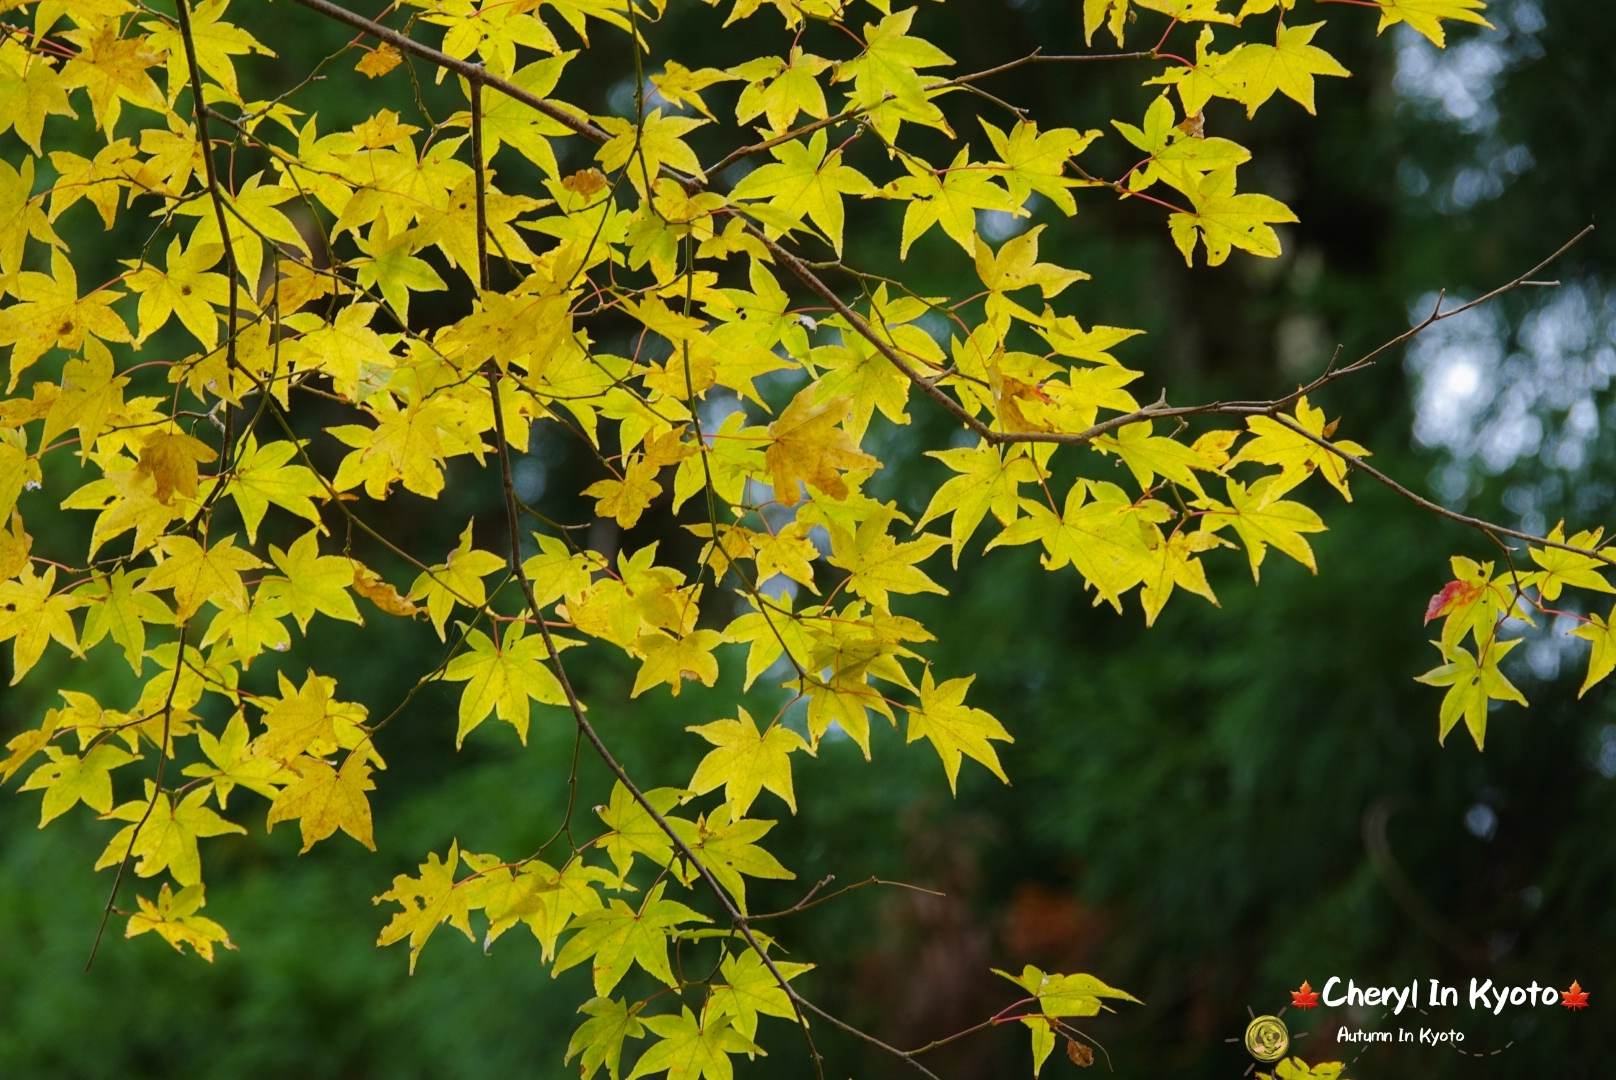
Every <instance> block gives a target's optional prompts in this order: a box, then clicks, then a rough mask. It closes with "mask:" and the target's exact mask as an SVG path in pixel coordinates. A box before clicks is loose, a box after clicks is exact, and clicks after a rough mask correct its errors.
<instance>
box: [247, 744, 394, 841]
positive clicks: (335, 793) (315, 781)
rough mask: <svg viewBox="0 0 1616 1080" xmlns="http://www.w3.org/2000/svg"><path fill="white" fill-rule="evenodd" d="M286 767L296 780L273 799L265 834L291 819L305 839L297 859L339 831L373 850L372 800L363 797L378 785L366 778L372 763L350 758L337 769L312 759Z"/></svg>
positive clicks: (356, 756)
mask: <svg viewBox="0 0 1616 1080" xmlns="http://www.w3.org/2000/svg"><path fill="white" fill-rule="evenodd" d="M289 764H290V767H291V769H292V771H294V772H296V773H297V775H298V779H297V781H296V783H292V784H288V785H287V786H286V787H284V788H282V789H281V791H280V793H279V794H278V795H276V796H275V801H274V802H273V803H272V804H270V807H269V816H268V817H267V818H266V819H265V822H264V827H265V829H266V830H273V829H274V828H275V824H276V823H277V822H281V821H291V820H293V819H294V818H295V819H296V820H297V824H298V828H299V829H300V830H301V831H302V834H303V848H302V851H300V852H299V854H302V852H306V851H308V850H309V848H311V847H313V846H314V845H315V844H317V843H318V842H320V841H321V840H324V839H325V838H326V837H328V836H330V835H331V834H332V833H334V832H336V831H337V830H338V829H339V828H340V829H341V830H342V831H343V832H345V833H347V834H348V835H349V836H351V837H353V838H354V839H355V840H357V841H359V842H360V843H361V844H363V845H365V846H366V847H367V848H369V849H370V850H372V851H375V850H376V842H375V840H374V839H372V837H371V820H370V800H369V799H367V798H366V797H365V792H367V791H374V790H375V788H376V784H375V783H374V782H373V781H372V780H371V779H370V762H369V761H368V760H366V757H365V755H364V754H361V753H350V754H349V755H348V757H347V760H345V761H344V762H343V763H342V768H341V769H340V770H338V769H333V768H332V767H331V766H330V765H327V764H326V763H325V762H323V761H321V760H319V759H318V758H310V757H299V758H294V759H293V760H292V761H291V762H290V763H289Z"/></svg>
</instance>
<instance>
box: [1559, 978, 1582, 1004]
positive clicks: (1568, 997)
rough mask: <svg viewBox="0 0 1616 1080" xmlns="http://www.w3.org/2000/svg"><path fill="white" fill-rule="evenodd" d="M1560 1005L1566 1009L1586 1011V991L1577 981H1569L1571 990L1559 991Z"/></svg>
mask: <svg viewBox="0 0 1616 1080" xmlns="http://www.w3.org/2000/svg"><path fill="white" fill-rule="evenodd" d="M1560 1004H1562V1005H1564V1006H1565V1007H1566V1008H1568V1009H1586V1008H1587V1007H1588V991H1586V990H1584V989H1583V988H1582V985H1581V984H1580V983H1578V982H1577V980H1575V979H1572V980H1571V989H1569V990H1562V991H1560Z"/></svg>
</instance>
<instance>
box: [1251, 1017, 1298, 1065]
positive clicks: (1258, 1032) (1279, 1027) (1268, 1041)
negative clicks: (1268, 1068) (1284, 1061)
mask: <svg viewBox="0 0 1616 1080" xmlns="http://www.w3.org/2000/svg"><path fill="white" fill-rule="evenodd" d="M1290 1045H1291V1033H1290V1029H1289V1028H1287V1027H1286V1026H1285V1021H1283V1020H1281V1019H1280V1018H1279V1017H1277V1016H1259V1017H1257V1018H1256V1019H1255V1020H1253V1021H1252V1022H1251V1023H1249V1024H1247V1025H1246V1050H1247V1052H1248V1053H1250V1054H1251V1056H1252V1057H1254V1058H1256V1059H1257V1060H1258V1061H1263V1062H1269V1061H1278V1060H1279V1059H1280V1058H1282V1057H1284V1056H1285V1051H1286V1050H1289V1049H1290Z"/></svg>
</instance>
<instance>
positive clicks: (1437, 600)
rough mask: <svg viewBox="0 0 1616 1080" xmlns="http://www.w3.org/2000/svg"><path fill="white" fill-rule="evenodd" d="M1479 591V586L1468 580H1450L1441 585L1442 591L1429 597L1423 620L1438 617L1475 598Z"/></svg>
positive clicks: (1428, 620)
mask: <svg viewBox="0 0 1616 1080" xmlns="http://www.w3.org/2000/svg"><path fill="white" fill-rule="evenodd" d="M1480 591H1481V586H1480V585H1477V584H1475V583H1473V582H1468V581H1450V582H1448V583H1447V584H1446V585H1444V586H1442V591H1441V592H1439V593H1437V594H1436V595H1435V596H1433V597H1431V602H1430V603H1429V604H1427V605H1425V621H1426V622H1430V621H1431V620H1432V619H1439V618H1441V617H1442V616H1444V615H1446V614H1447V613H1448V612H1450V611H1452V610H1453V609H1454V608H1456V607H1461V606H1463V605H1464V604H1466V603H1468V602H1469V601H1471V600H1472V599H1474V598H1475V595H1476V594H1477V593H1478V592H1480Z"/></svg>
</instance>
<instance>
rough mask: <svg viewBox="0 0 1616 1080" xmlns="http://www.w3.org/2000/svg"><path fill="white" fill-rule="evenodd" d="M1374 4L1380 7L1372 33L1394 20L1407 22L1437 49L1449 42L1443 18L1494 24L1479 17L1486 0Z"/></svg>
mask: <svg viewBox="0 0 1616 1080" xmlns="http://www.w3.org/2000/svg"><path fill="white" fill-rule="evenodd" d="M1375 6H1377V7H1379V8H1380V25H1379V26H1377V27H1376V28H1375V33H1377V34H1379V33H1380V32H1382V31H1384V30H1385V29H1386V28H1387V27H1388V26H1394V25H1396V24H1397V23H1407V24H1408V25H1409V26H1412V27H1413V28H1414V29H1415V30H1418V31H1419V32H1420V33H1422V34H1424V35H1425V36H1426V37H1427V38H1430V39H1431V44H1433V45H1435V46H1436V47H1437V48H1439V49H1442V48H1446V47H1447V44H1448V38H1447V33H1446V32H1445V31H1444V30H1443V29H1442V20H1443V19H1457V20H1458V21H1460V22H1467V23H1475V24H1476V25H1477V26H1485V27H1486V28H1487V29H1489V30H1491V29H1492V28H1493V24H1492V23H1490V22H1488V21H1487V20H1486V19H1484V18H1482V16H1481V12H1482V11H1484V10H1485V9H1486V7H1487V4H1486V3H1485V0H1377V3H1376V5H1375Z"/></svg>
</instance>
